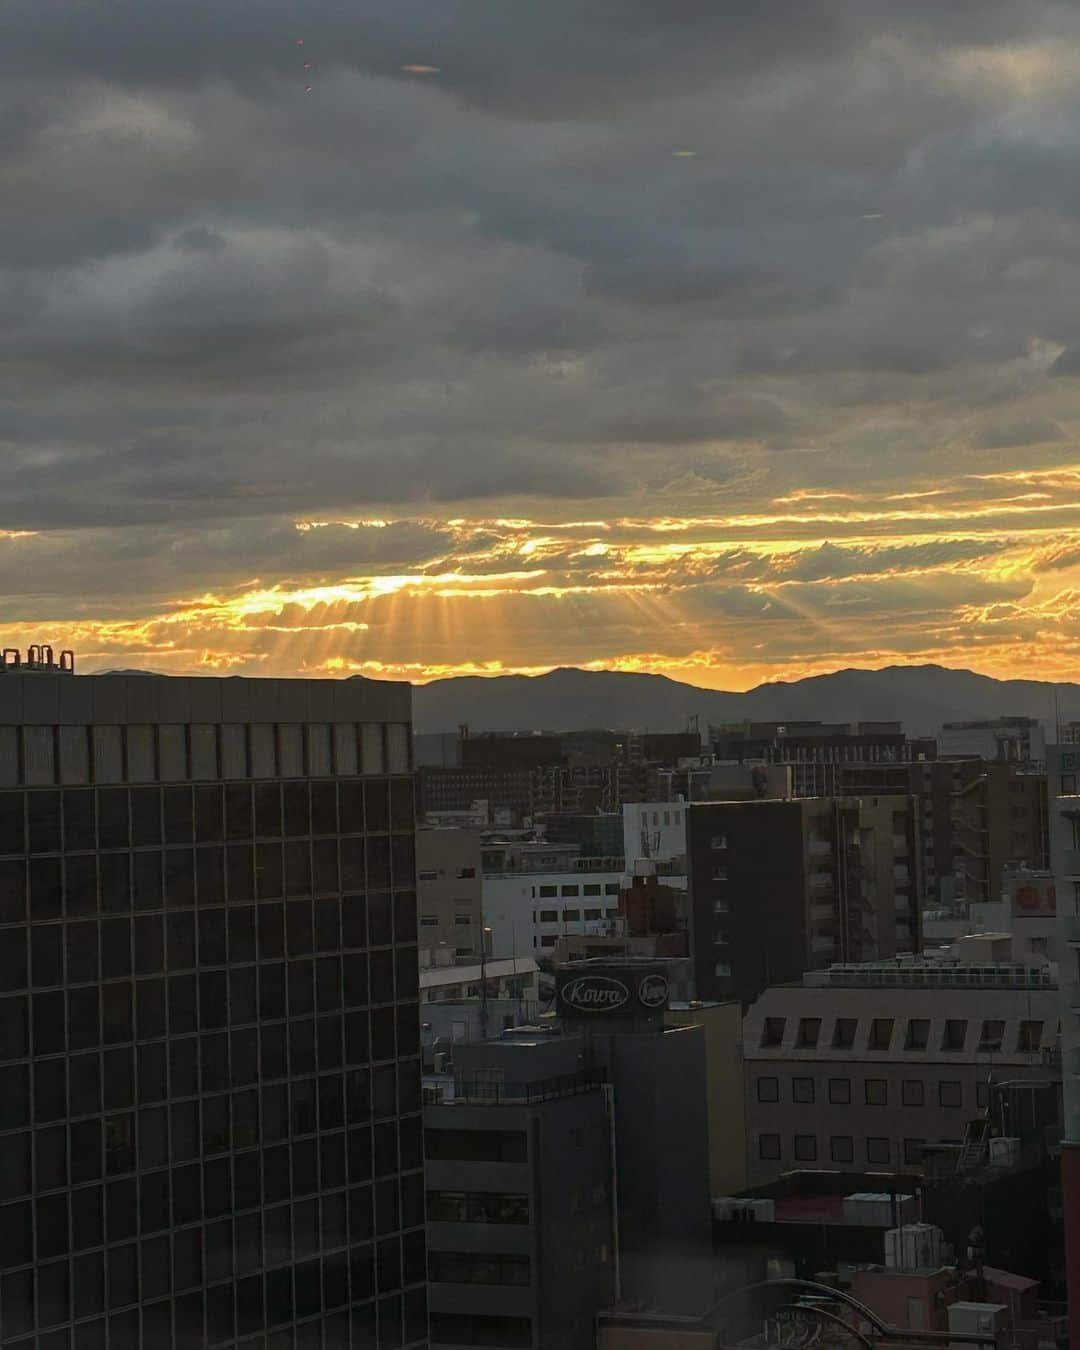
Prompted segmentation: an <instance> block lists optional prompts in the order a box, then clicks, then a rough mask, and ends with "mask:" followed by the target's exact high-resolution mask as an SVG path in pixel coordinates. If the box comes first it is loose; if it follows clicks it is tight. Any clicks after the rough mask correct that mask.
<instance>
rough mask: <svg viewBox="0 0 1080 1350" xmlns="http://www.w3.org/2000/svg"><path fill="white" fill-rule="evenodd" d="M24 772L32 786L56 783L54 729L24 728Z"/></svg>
mask: <svg viewBox="0 0 1080 1350" xmlns="http://www.w3.org/2000/svg"><path fill="white" fill-rule="evenodd" d="M23 771H24V773H25V776H26V781H27V783H29V784H30V785H31V786H37V785H39V784H45V783H53V782H55V781H56V766H55V764H54V763H53V729H52V727H23Z"/></svg>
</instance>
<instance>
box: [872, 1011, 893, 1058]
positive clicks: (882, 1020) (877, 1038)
mask: <svg viewBox="0 0 1080 1350" xmlns="http://www.w3.org/2000/svg"><path fill="white" fill-rule="evenodd" d="M892 1033H893V1019H892V1018H891V1017H875V1018H874V1020H873V1021H872V1022H871V1023H870V1039H869V1041H868V1042H867V1045H866V1048H867V1049H868V1050H888V1048H889V1046H890V1045H891V1044H892Z"/></svg>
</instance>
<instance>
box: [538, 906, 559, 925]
mask: <svg viewBox="0 0 1080 1350" xmlns="http://www.w3.org/2000/svg"><path fill="white" fill-rule="evenodd" d="M540 922H541V923H558V922H559V911H558V910H557V909H542V910H541V911H540Z"/></svg>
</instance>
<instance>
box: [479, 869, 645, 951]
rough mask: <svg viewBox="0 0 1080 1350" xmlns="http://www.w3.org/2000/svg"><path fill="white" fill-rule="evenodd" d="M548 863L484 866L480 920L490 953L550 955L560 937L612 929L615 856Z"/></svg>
mask: <svg viewBox="0 0 1080 1350" xmlns="http://www.w3.org/2000/svg"><path fill="white" fill-rule="evenodd" d="M541 856H543V855H541ZM549 868H550V864H549V865H547V866H544V865H543V864H538V870H536V871H526V870H524V869H513V870H507V871H487V870H485V872H484V878H483V910H484V924H485V926H486V927H487V928H489V929H490V930H491V936H490V948H491V952H492V954H493V955H495V956H511V955H513V954H514V953H518V954H520V955H529V956H533V955H538V954H539V955H550V954H551V953H552V951H553V949H554V948H555V946H556V944H557V943H558V941H559V939H560V938H561V937H569V936H586V935H592V934H605V933H613V932H615V931H616V925H617V922H618V919H619V895H620V892H621V889H622V883H623V875H624V874H623V868H622V859H621V858H578V859H573V858H571V859H569V860H568V861H567V862H565V863H564V864H563V866H561V867H558V866H557V867H556V868H555V869H554V870H549Z"/></svg>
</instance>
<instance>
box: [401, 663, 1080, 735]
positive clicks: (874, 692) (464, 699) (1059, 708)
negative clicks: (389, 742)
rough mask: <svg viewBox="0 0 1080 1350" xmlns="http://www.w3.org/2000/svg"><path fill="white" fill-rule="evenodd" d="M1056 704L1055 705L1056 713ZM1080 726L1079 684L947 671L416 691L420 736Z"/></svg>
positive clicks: (482, 682) (611, 678) (443, 684)
mask: <svg viewBox="0 0 1080 1350" xmlns="http://www.w3.org/2000/svg"><path fill="white" fill-rule="evenodd" d="M1055 705H1056V706H1055ZM1018 715H1019V716H1025V717H1037V718H1039V719H1040V720H1042V721H1043V722H1045V723H1047V725H1048V727H1050V728H1052V727H1053V725H1054V722H1055V720H1056V719H1059V720H1061V721H1069V720H1071V719H1073V718H1076V719H1080V685H1077V684H1058V685H1054V684H1049V683H1046V682H1044V681H1041V680H995V679H993V678H991V677H990V676H989V675H978V674H976V673H975V672H974V671H971V670H952V669H949V668H947V667H945V666H935V665H923V666H887V667H886V668H885V669H883V670H857V669H849V670H837V671H834V672H833V673H832V674H830V675H814V676H811V677H810V678H808V679H805V680H794V681H792V682H790V683H785V682H780V681H777V682H775V683H769V684H759V685H758V686H757V687H756V688H754V689H748V690H746V691H745V692H744V693H730V692H727V691H725V690H719V689H699V688H698V687H697V686H695V685H692V684H682V683H680V682H679V681H678V680H671V679H668V678H667V676H664V675H641V674H633V673H626V672H621V671H605V670H600V671H595V670H577V669H573V668H564V669H559V670H552V671H550V672H549V673H547V674H546V675H495V676H459V677H455V678H452V679H445V680H435V681H433V682H432V683H431V684H426V685H419V686H417V687H416V688H415V689H414V691H413V716H414V721H415V728H416V730H417V731H418V732H436V731H454V730H456V729H457V727H458V726H459V725H460V724H462V723H464V724H465V725H467V726H468V727H469V729H470V731H473V732H478V731H526V730H552V731H556V730H557V731H583V730H587V729H590V728H596V727H610V728H617V729H619V730H631V731H678V730H683V729H684V728H685V727H686V726H687V723H688V720H689V719H690V718H691V717H694V716H696V717H697V718H698V719H699V724H700V726H701V729H702V731H704V730H705V729H706V727H707V726H708V724H709V723H710V722H711V723H713V724H716V723H721V722H744V721H755V722H771V721H778V722H784V721H792V722H794V721H820V722H902V723H903V725H904V729H905V731H907V733H908V734H909V735H913V736H928V735H933V734H934V733H935V732H936V731H937V730H938V729H939V728H940V727H941V725H942V724H943V723H944V722H957V721H966V720H972V719H976V718H989V717H1005V716H1018Z"/></svg>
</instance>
